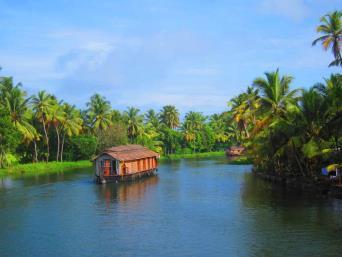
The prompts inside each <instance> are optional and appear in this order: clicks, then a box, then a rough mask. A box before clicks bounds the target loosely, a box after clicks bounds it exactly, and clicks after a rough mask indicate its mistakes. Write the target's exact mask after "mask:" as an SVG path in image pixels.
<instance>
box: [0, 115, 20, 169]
mask: <svg viewBox="0 0 342 257" xmlns="http://www.w3.org/2000/svg"><path fill="white" fill-rule="evenodd" d="M19 143H20V134H19V132H18V130H17V129H16V128H15V127H14V125H13V123H12V122H11V118H10V116H9V114H8V113H7V112H6V111H5V110H4V109H0V168H4V167H6V166H8V165H9V164H10V163H9V155H10V154H11V153H13V152H14V151H15V149H16V147H17V146H18V144H19Z"/></svg>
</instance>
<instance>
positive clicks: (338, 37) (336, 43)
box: [312, 11, 342, 67]
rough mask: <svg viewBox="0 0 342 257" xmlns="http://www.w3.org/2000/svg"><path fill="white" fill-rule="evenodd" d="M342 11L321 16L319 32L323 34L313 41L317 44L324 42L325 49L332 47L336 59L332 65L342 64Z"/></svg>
mask: <svg viewBox="0 0 342 257" xmlns="http://www.w3.org/2000/svg"><path fill="white" fill-rule="evenodd" d="M341 17H342V12H340V11H334V12H332V13H329V14H326V15H324V16H323V17H322V18H321V20H320V21H321V25H319V26H318V27H317V32H318V33H321V34H323V36H320V37H319V38H317V39H315V40H314V41H313V42H312V45H313V46H314V45H316V44H317V43H318V42H322V47H323V49H324V50H325V51H327V50H328V49H329V48H331V51H332V53H333V55H334V57H335V60H334V61H333V62H331V63H330V64H329V67H330V66H342V56H341V41H342V19H341Z"/></svg>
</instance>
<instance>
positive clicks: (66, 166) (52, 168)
mask: <svg viewBox="0 0 342 257" xmlns="http://www.w3.org/2000/svg"><path fill="white" fill-rule="evenodd" d="M209 157H225V152H223V151H220V152H205V153H191V154H170V155H166V156H161V157H160V160H180V159H197V158H209ZM228 163H229V164H234V165H243V164H251V161H250V159H248V158H247V157H245V156H239V157H234V158H231V159H229V161H228ZM91 166H92V163H91V161H89V160H83V161H76V162H48V163H46V162H38V163H27V164H18V165H15V166H13V167H9V168H6V169H0V177H5V176H36V175H45V174H56V173H60V172H67V171H71V170H73V169H77V168H89V167H91Z"/></svg>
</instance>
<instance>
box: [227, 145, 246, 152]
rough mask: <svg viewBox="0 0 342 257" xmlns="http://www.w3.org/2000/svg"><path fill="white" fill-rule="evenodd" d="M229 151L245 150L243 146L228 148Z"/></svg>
mask: <svg viewBox="0 0 342 257" xmlns="http://www.w3.org/2000/svg"><path fill="white" fill-rule="evenodd" d="M228 149H229V150H233V151H234V150H245V148H244V147H243V146H231V147H229V148H228Z"/></svg>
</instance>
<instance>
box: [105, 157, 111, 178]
mask: <svg viewBox="0 0 342 257" xmlns="http://www.w3.org/2000/svg"><path fill="white" fill-rule="evenodd" d="M110 163H111V161H110V160H103V176H109V175H110V169H111V165H110Z"/></svg>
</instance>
